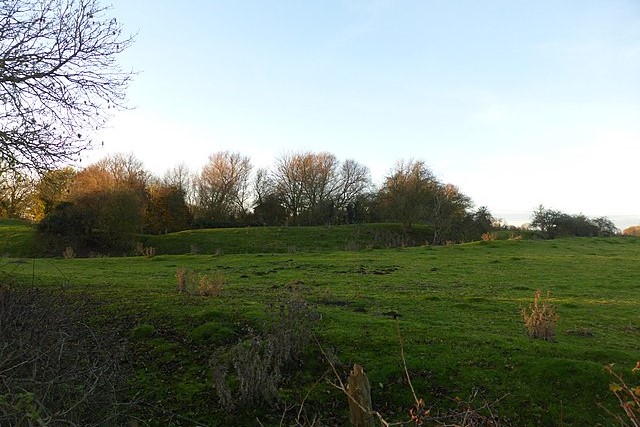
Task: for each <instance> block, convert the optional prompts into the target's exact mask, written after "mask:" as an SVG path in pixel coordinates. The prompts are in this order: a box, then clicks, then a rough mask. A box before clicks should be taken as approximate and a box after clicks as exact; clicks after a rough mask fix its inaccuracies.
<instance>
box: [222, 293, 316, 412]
mask: <svg viewBox="0 0 640 427" xmlns="http://www.w3.org/2000/svg"><path fill="white" fill-rule="evenodd" d="M276 304H277V306H275V305H272V306H271V307H270V308H271V309H272V312H273V313H274V319H273V320H272V322H270V324H269V325H267V330H266V332H264V333H262V334H260V333H258V332H256V331H254V330H253V329H249V330H248V332H249V334H248V335H249V336H248V337H247V338H245V339H243V340H241V341H240V342H238V343H237V344H235V345H233V346H231V347H229V348H221V349H219V350H218V351H216V353H215V354H214V355H213V357H212V359H211V363H210V364H211V370H212V373H213V379H214V384H215V390H216V393H217V395H218V399H219V401H220V405H221V406H222V407H223V408H225V409H226V410H228V411H231V410H233V409H234V408H237V407H238V406H240V405H246V404H255V403H259V402H264V403H272V402H274V401H276V400H277V399H278V396H279V389H280V384H281V382H282V381H283V379H284V378H286V377H287V375H285V373H286V370H287V368H290V367H291V366H292V365H293V362H300V361H301V355H302V352H303V350H304V349H305V347H306V346H307V345H308V344H309V342H310V339H311V336H312V334H311V330H312V329H313V325H314V323H315V321H317V320H318V319H319V315H318V314H317V313H316V311H315V310H314V309H313V308H312V307H311V306H310V305H309V304H307V303H306V302H305V301H303V300H302V299H300V298H297V297H292V298H290V299H288V300H286V301H282V302H279V303H276Z"/></svg>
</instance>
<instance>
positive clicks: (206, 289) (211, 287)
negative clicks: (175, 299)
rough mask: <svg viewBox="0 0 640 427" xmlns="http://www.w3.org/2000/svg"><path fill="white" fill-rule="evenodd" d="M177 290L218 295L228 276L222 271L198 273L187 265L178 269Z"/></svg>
mask: <svg viewBox="0 0 640 427" xmlns="http://www.w3.org/2000/svg"><path fill="white" fill-rule="evenodd" d="M176 282H177V286H176V288H177V290H178V292H179V293H186V294H189V295H197V296H202V297H217V296H220V294H222V289H223V288H224V285H225V283H226V278H225V277H224V274H223V273H222V272H221V271H216V272H214V273H213V274H197V273H196V272H194V271H192V270H189V269H188V268H186V267H180V268H179V269H178V271H176Z"/></svg>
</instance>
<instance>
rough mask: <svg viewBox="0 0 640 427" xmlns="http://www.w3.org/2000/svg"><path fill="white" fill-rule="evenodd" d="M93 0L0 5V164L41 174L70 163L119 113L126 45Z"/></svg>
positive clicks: (18, 0) (11, 0)
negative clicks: (120, 60) (121, 63)
mask: <svg viewBox="0 0 640 427" xmlns="http://www.w3.org/2000/svg"><path fill="white" fill-rule="evenodd" d="M107 11H108V8H106V7H103V6H101V5H100V3H99V0H3V1H2V2H0V99H1V100H2V107H1V108H0V161H1V162H3V163H6V164H9V165H11V166H12V167H14V168H27V169H32V170H43V169H48V168H51V167H52V166H54V165H55V164H57V163H59V162H63V161H70V160H74V159H75V158H76V157H77V156H78V155H79V153H80V152H81V151H82V150H84V149H86V148H88V147H89V145H90V144H91V140H90V137H91V133H92V131H94V130H95V129H97V128H99V127H101V126H102V125H103V124H104V123H105V121H106V119H107V117H108V114H107V112H108V111H107V110H110V109H111V108H122V107H123V105H124V98H125V90H126V88H127V86H128V83H129V80H130V79H131V76H132V73H131V72H123V71H122V70H121V69H120V67H118V65H117V64H116V62H115V59H116V56H117V55H118V54H119V53H121V52H122V51H124V50H125V49H126V48H127V47H128V46H129V45H130V44H131V43H132V41H133V40H132V37H130V36H129V37H122V28H121V26H120V24H119V23H118V22H117V21H116V19H115V18H108V17H107V16H106V12H107Z"/></svg>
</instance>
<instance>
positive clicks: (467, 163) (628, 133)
mask: <svg viewBox="0 0 640 427" xmlns="http://www.w3.org/2000/svg"><path fill="white" fill-rule="evenodd" d="M111 5H112V8H111V10H110V11H109V14H110V15H111V16H115V17H116V18H117V19H118V21H119V22H120V23H121V24H122V25H123V27H124V30H125V32H127V33H135V34H137V35H136V37H135V38H136V41H135V43H134V44H133V45H132V46H131V47H130V48H129V49H128V50H127V51H126V52H124V53H123V54H122V55H121V56H120V58H119V62H120V64H121V66H122V68H123V69H125V70H133V71H136V72H137V73H138V74H137V75H136V77H135V79H134V81H133V82H132V83H131V85H130V87H129V90H128V105H129V106H130V107H131V109H129V110H126V111H120V112H117V113H115V114H114V116H113V117H112V119H111V120H110V122H109V124H108V127H107V128H105V129H103V130H102V131H101V132H100V133H99V135H98V137H97V140H96V141H100V143H98V144H96V147H97V148H95V149H94V150H92V151H89V152H87V153H85V156H84V159H83V164H87V163H91V162H93V161H96V160H98V159H100V158H102V157H104V156H106V155H108V154H111V153H116V152H123V153H133V154H134V155H135V156H136V157H137V158H138V159H140V160H141V161H143V163H144V164H145V166H146V167H147V169H149V170H150V171H151V172H153V173H155V174H157V175H162V174H164V172H165V171H166V170H168V169H170V168H172V167H174V166H176V165H178V164H179V163H185V164H186V165H187V166H189V167H190V168H191V169H192V170H194V171H198V170H199V169H200V168H201V167H202V166H203V165H204V164H205V163H206V160H207V157H208V156H209V155H211V154H213V153H215V152H218V151H224V150H230V151H236V152H240V153H242V154H243V155H246V156H248V157H250V159H251V161H252V164H253V165H254V167H255V168H259V167H270V166H271V165H273V164H274V162H275V160H276V159H277V158H278V157H280V156H282V155H286V154H287V153H292V152H300V151H313V152H323V151H327V152H330V153H333V154H334V155H335V156H336V157H337V158H338V159H339V160H346V159H354V160H356V161H358V162H359V163H362V164H364V165H366V166H368V167H369V168H370V169H371V173H372V178H373V181H374V183H376V184H380V183H381V182H382V181H383V179H384V177H385V175H387V174H388V173H389V172H390V171H391V170H392V168H393V166H394V164H395V162H396V161H398V160H401V159H405V160H407V159H420V160H424V161H425V162H426V164H427V165H429V167H430V168H431V169H432V171H433V172H434V173H435V174H436V176H437V177H438V178H439V179H440V180H441V181H443V182H446V183H452V184H455V185H457V186H458V187H459V188H460V190H461V191H462V192H463V193H465V194H466V195H468V196H470V197H471V198H472V199H473V201H474V203H475V205H476V207H479V206H487V207H488V208H489V210H490V211H491V212H492V213H493V214H494V216H496V217H498V218H502V219H504V220H505V221H506V222H508V223H509V224H512V225H521V224H522V223H526V222H528V221H529V220H530V218H531V213H532V212H533V210H534V209H536V208H537V207H538V206H539V205H540V204H542V205H544V206H545V207H546V208H551V209H557V210H561V211H563V212H566V213H570V214H578V213H583V214H585V215H587V216H608V217H609V218H610V219H612V220H613V221H614V222H615V223H616V224H617V225H618V227H620V228H625V227H627V226H629V225H633V224H640V197H638V190H637V187H638V184H639V183H640V167H638V164H637V162H638V159H639V158H640V77H639V76H640V1H638V0H606V1H602V0H563V1H557V0H551V1H547V0H539V1H535V2H531V1H516V0H501V1H498V0H485V1H477V0H437V1H436V0H420V1H418V0H415V1H412V0H388V1H387V0H313V1H312V0H273V1H270V0H210V1H206V0H191V1H188V2H187V1H185V2H177V1H169V0H135V1H132V0H113V1H112V3H111ZM101 143H104V146H102V144H101ZM634 189H635V190H634Z"/></svg>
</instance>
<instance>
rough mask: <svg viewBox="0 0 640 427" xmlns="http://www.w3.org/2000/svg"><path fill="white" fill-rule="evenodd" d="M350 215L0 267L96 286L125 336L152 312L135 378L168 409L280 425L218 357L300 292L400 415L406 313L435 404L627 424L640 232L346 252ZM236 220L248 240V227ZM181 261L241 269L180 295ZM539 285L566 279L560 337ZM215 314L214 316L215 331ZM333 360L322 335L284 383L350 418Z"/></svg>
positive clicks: (45, 280)
mask: <svg viewBox="0 0 640 427" xmlns="http://www.w3.org/2000/svg"><path fill="white" fill-rule="evenodd" d="M336 229H338V228H337V227H335V228H331V229H323V228H317V229H315V231H314V232H313V233H316V234H309V235H308V236H309V237H308V239H307V240H305V239H304V234H300V235H299V236H296V235H290V234H289V235H288V234H287V232H290V231H293V232H294V233H297V232H298V229H294V228H290V229H284V230H282V231H281V230H278V229H273V230H271V231H269V233H272V234H271V235H270V236H269V237H265V236H266V235H262V236H261V238H260V239H258V240H257V241H255V242H254V243H251V244H250V245H249V246H250V247H255V248H256V251H257V250H258V248H261V247H263V246H260V245H264V242H265V241H266V242H274V241H279V242H281V243H280V245H279V246H278V248H280V249H282V248H287V247H290V246H294V247H295V249H293V248H292V249H291V250H288V251H285V250H275V249H274V250H271V251H266V252H268V253H250V252H253V251H251V250H246V252H249V253H244V252H242V253H241V254H232V253H233V252H240V249H238V247H237V246H233V245H231V244H230V243H229V242H230V241H231V239H230V238H229V237H228V236H227V237H225V238H224V239H222V238H221V239H220V240H219V241H216V240H215V239H213V238H212V237H213V236H215V235H216V234H215V233H217V231H216V232H214V233H208V232H202V233H203V234H202V235H199V232H185V233H178V234H175V235H168V236H161V237H158V238H153V239H151V238H150V239H148V240H147V244H148V245H154V246H157V247H158V251H159V252H160V253H169V252H175V253H182V254H181V255H158V256H155V257H152V258H144V257H129V258H91V259H68V260H67V259H37V260H35V261H33V260H23V259H20V258H9V259H6V258H5V259H3V260H2V269H1V271H2V272H3V274H4V275H5V276H10V277H11V278H12V280H15V279H18V280H19V281H21V282H23V283H29V284H30V283H32V282H33V283H34V284H35V285H37V286H40V287H43V286H44V287H49V286H53V287H54V288H59V289H64V290H65V291H66V292H71V293H76V292H78V293H82V292H86V293H88V294H90V296H91V297H92V298H94V299H95V301H96V308H95V310H96V318H95V319H94V321H96V322H104V323H106V324H110V325H113V327H114V328H119V329H120V330H121V331H122V330H123V332H121V333H122V334H124V336H129V334H130V333H131V332H130V331H131V330H133V329H135V328H136V326H138V325H142V324H145V325H152V326H153V328H152V333H150V334H149V335H148V336H144V337H138V338H135V339H134V338H131V340H130V342H131V343H130V345H131V350H132V354H133V359H134V363H133V367H134V370H135V375H134V376H133V378H132V380H131V384H132V386H133V388H134V389H135V390H138V391H140V392H141V396H142V397H143V398H144V399H145V400H146V401H148V402H154V404H155V405H158V406H161V407H162V408H164V409H165V410H166V411H169V412H167V413H170V414H179V415H180V417H187V418H189V419H192V420H197V421H198V422H200V423H202V424H205V425H255V424H256V423H255V417H259V418H260V420H261V422H263V424H264V425H279V419H280V418H279V417H280V415H281V412H280V410H279V409H277V408H269V407H268V406H261V407H259V408H243V410H242V411H240V412H238V413H237V414H236V415H228V414H226V413H225V411H222V410H220V409H218V408H219V406H218V403H217V398H216V395H215V393H214V391H213V387H214V386H213V380H212V373H211V371H210V369H211V368H210V365H209V361H210V358H211V355H212V354H213V353H214V352H215V351H216V350H218V349H220V348H222V347H224V346H228V345H231V344H233V343H235V342H236V341H237V340H239V339H241V338H242V337H244V336H245V335H246V331H247V328H248V327H251V328H253V329H256V330H259V329H260V328H261V327H263V326H262V325H263V323H264V322H265V321H266V320H267V319H269V317H270V316H269V313H270V312H273V310H274V309H275V308H274V303H276V306H277V303H278V301H280V299H282V298H286V297H288V296H290V295H291V294H292V293H293V294H295V296H296V297H300V298H303V299H304V300H305V301H307V302H308V303H309V304H311V305H312V306H313V307H315V308H316V309H317V311H318V312H319V313H320V314H321V320H320V321H319V322H318V325H317V332H316V333H317V336H318V339H319V341H320V343H321V344H322V346H323V348H326V349H328V350H331V352H332V353H333V354H335V356H336V357H337V358H338V360H339V364H338V369H339V370H340V371H341V372H342V373H344V374H345V375H346V372H347V370H348V369H349V368H350V367H351V366H352V364H353V363H359V364H361V365H363V366H364V368H365V370H366V372H367V373H368V375H369V378H370V381H371V384H372V387H373V390H372V397H373V401H374V407H375V408H376V409H378V410H379V411H381V412H382V413H383V414H385V415H386V416H387V417H388V418H389V419H392V420H406V418H407V417H406V411H407V410H408V409H409V407H410V406H411V404H412V398H411V392H410V390H409V387H408V385H407V384H406V381H405V380H404V372H403V368H402V362H401V359H400V355H399V353H400V349H399V344H398V338H397V334H396V323H395V321H394V320H393V319H392V313H397V317H398V325H399V328H400V331H401V335H402V338H403V340H404V345H405V348H404V350H405V353H406V357H407V367H408V369H409V372H410V374H411V377H412V379H413V383H414V386H415V389H416V393H417V394H418V395H419V396H420V397H423V398H424V399H425V401H426V402H427V404H428V406H430V407H431V408H432V411H433V413H436V412H437V411H444V410H446V409H447V408H450V407H452V406H453V405H454V399H456V398H457V397H459V398H462V399H466V398H467V397H469V396H470V395H471V394H472V393H476V392H477V393H478V397H477V398H476V401H475V402H476V404H477V405H478V406H481V405H482V403H483V402H484V401H485V400H486V401H489V402H496V404H495V408H494V410H495V412H497V413H498V414H500V415H501V416H502V417H503V418H504V421H505V424H507V425H517V426H528V425H531V426H554V425H614V424H615V423H614V422H613V419H612V418H611V416H610V415H608V414H607V413H606V412H605V410H604V409H602V408H601V407H599V406H598V404H602V405H604V406H605V407H607V408H609V409H610V410H612V411H615V412H619V410H618V408H617V407H616V402H615V398H614V397H613V395H612V394H611V392H610V391H609V383H610V378H608V376H607V374H606V373H605V372H604V371H603V369H602V366H603V365H604V364H607V363H616V366H618V367H619V368H620V369H622V368H625V369H627V368H628V369H630V368H631V367H633V366H634V365H635V362H636V360H638V359H639V358H640V346H639V342H640V298H639V295H640V263H638V260H639V259H640V239H623V238H612V239H561V240H554V241H492V242H478V243H472V244H465V245H453V246H449V247H425V246H422V247H415V248H405V249H379V250H371V249H366V245H364V246H360V248H361V250H357V251H356V250H351V251H344V250H343V249H341V250H339V249H340V248H338V247H335V248H334V249H331V248H327V247H325V246H323V245H324V243H322V241H323V240H325V239H326V240H329V241H331V242H332V243H331V245H334V246H336V245H340V247H342V246H343V245H345V248H346V245H348V244H349V237H347V236H341V237H335V236H323V235H322V233H329V234H330V233H331V232H332V231H333V230H336ZM300 230H304V229H300ZM323 230H325V231H323ZM3 232H4V230H3ZM221 232H222V231H221ZM227 232H230V233H232V234H233V233H236V234H237V235H238V236H239V237H238V242H241V241H243V237H242V233H243V230H236V231H227ZM278 233H282V235H281V236H280V237H278ZM301 233H302V231H301ZM8 234H10V233H8ZM3 236H4V234H3ZM203 236H207V237H203ZM201 238H202V240H199V239H201ZM261 239H262V240H261ZM182 240H184V241H182ZM194 242H195V244H196V245H199V247H200V250H201V251H203V252H204V251H206V252H210V250H211V249H212V248H215V247H218V246H220V247H221V248H222V250H221V251H219V252H218V253H219V255H217V256H216V255H211V254H208V255H202V254H187V253H188V252H189V251H190V245H191V244H194ZM218 242H220V243H218ZM222 242H224V243H222ZM253 245H255V246H253ZM234 248H235V249H234ZM301 248H303V249H304V251H302V250H301ZM356 248H357V247H356V246H354V247H353V248H352V249H356ZM316 250H317V251H316ZM193 252H198V251H193ZM271 252H274V253H271ZM275 252H285V253H275ZM181 266H185V267H189V268H191V269H193V270H195V271H198V272H201V273H209V274H212V273H214V272H221V273H222V274H223V275H224V277H225V278H226V281H227V283H226V285H225V287H224V289H223V291H222V294H221V295H220V296H218V297H208V298H206V297H196V296H186V295H184V294H179V293H178V292H177V291H176V279H175V274H176V271H177V269H178V268H179V267H181ZM536 289H542V290H544V291H546V290H549V291H551V292H552V301H553V302H554V304H556V306H557V309H558V312H559V314H560V321H559V324H558V328H557V334H556V341H555V342H545V341H539V340H532V339H530V338H528V337H527V336H526V334H525V332H524V329H523V326H522V321H521V318H520V314H519V310H520V308H522V307H526V306H528V304H529V302H530V301H531V300H532V297H533V293H534V291H535V290H536ZM203 326H206V327H208V328H213V330H212V331H210V332H211V333H209V334H206V335H204V336H203V334H202V333H200V331H202V330H203V329H202V328H203ZM326 367H327V365H326V363H324V362H323V361H322V358H321V357H320V355H319V351H318V350H316V349H314V348H311V349H309V350H308V355H307V356H306V358H305V360H304V363H303V364H302V365H301V366H300V367H299V368H298V369H296V370H295V372H291V373H290V375H291V376H292V379H291V381H290V382H287V383H285V384H284V386H283V389H282V390H281V394H282V396H283V399H285V400H286V402H287V403H288V404H293V403H296V402H301V401H302V399H303V398H304V397H305V395H306V393H307V392H309V391H310V394H309V397H308V399H307V400H306V403H305V408H306V410H307V411H314V412H317V413H318V414H320V415H321V416H323V417H324V418H325V420H333V421H332V422H333V424H334V425H344V424H346V423H348V421H347V420H348V409H347V402H346V399H345V398H344V396H342V395H340V393H339V392H338V391H337V390H335V389H333V388H331V387H329V386H327V385H324V383H323V382H321V383H320V384H319V385H315V386H314V384H315V383H316V381H317V380H318V379H319V378H320V377H321V376H322V374H323V373H324V372H325V370H326ZM628 369H627V370H628ZM636 380H637V378H636ZM634 385H635V384H634ZM179 419H180V418H179V417H177V416H170V415H166V413H165V415H164V418H162V416H160V415H158V418H157V419H156V422H157V423H158V425H161V424H163V423H174V424H176V425H193V424H189V423H186V422H181V421H179ZM328 424H331V422H328Z"/></svg>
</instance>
